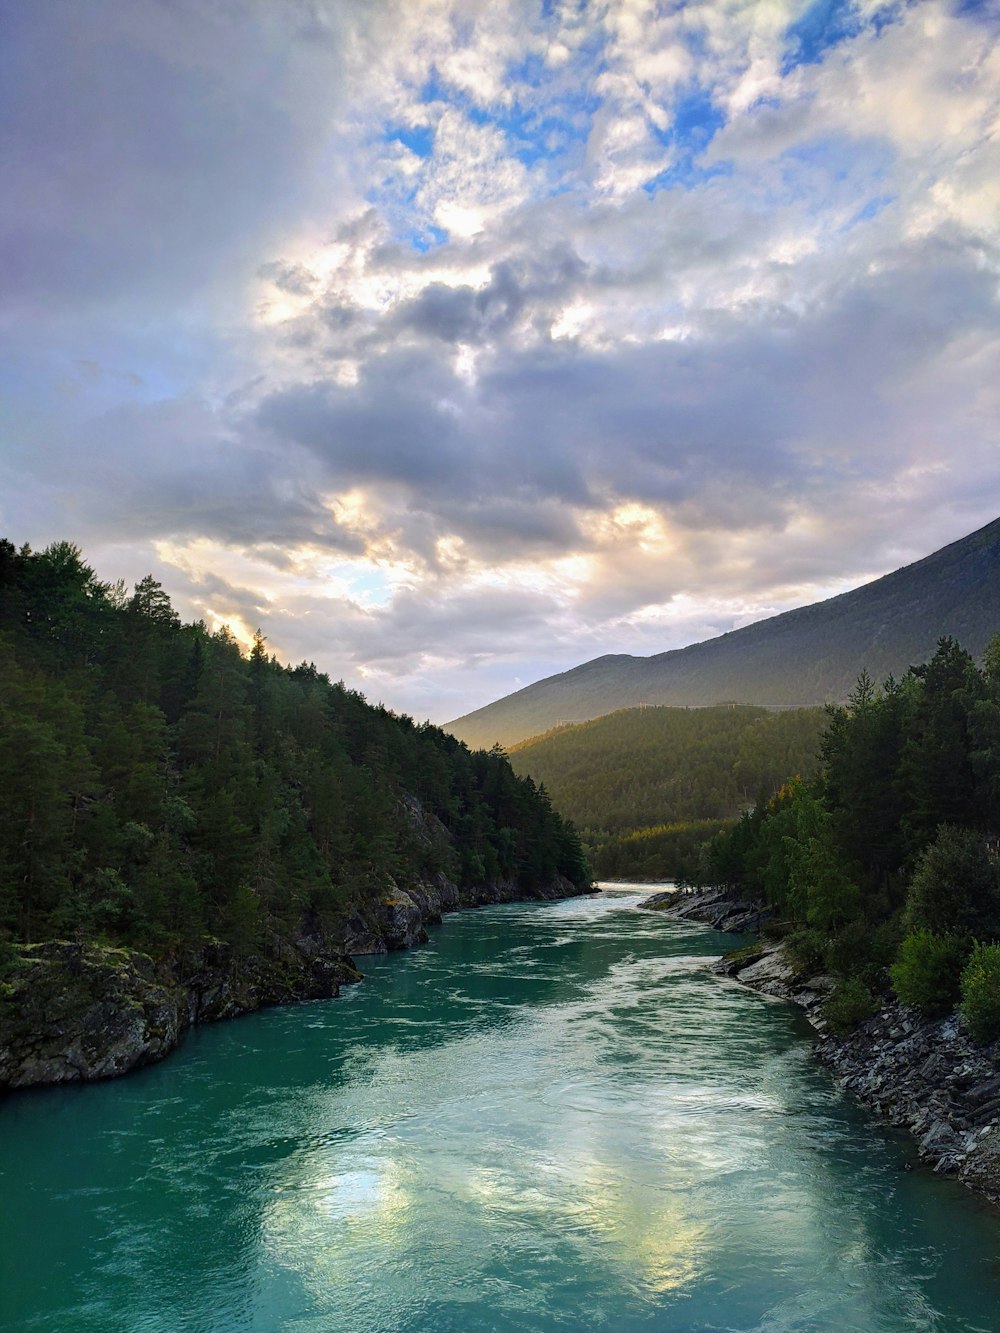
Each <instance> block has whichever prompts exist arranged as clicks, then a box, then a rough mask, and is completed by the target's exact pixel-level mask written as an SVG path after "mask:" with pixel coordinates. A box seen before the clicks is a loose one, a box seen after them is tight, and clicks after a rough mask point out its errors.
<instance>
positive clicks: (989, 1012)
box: [961, 944, 1000, 1043]
mask: <svg viewBox="0 0 1000 1333" xmlns="http://www.w3.org/2000/svg"><path fill="white" fill-rule="evenodd" d="M961 989H962V1005H961V1008H962V1017H963V1018H964V1019H965V1021H966V1023H967V1024H968V1025H969V1031H970V1032H971V1033H972V1035H973V1036H974V1037H975V1039H976V1041H979V1042H983V1043H986V1042H992V1041H996V1040H997V1038H998V1037H1000V945H997V944H977V945H976V947H975V948H974V949H973V951H972V957H971V958H970V959H969V961H968V963H966V965H965V970H964V971H963V972H962V981H961Z"/></svg>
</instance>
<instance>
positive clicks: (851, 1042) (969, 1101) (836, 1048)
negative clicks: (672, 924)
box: [641, 889, 1000, 1205]
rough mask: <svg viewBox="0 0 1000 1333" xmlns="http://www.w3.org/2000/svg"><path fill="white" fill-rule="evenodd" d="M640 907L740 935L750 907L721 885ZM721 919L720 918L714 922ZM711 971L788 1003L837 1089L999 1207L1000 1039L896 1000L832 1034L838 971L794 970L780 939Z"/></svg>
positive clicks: (934, 1166) (930, 1163)
mask: <svg viewBox="0 0 1000 1333" xmlns="http://www.w3.org/2000/svg"><path fill="white" fill-rule="evenodd" d="M641 907H642V909H643V910H647V911H649V910H652V911H661V912H663V913H664V914H665V915H667V916H670V917H672V918H673V919H675V920H686V921H697V922H701V923H702V924H703V925H708V926H711V927H713V928H714V929H723V930H727V931H731V932H734V933H739V932H740V929H741V927H740V925H739V924H735V923H739V922H743V923H744V924H743V926H742V929H743V930H744V931H745V930H747V929H748V928H750V927H748V926H747V925H746V924H745V923H747V922H748V921H751V920H753V919H754V917H755V916H756V917H758V918H759V917H760V915H761V909H760V908H759V906H758V905H757V904H753V903H748V902H746V901H745V900H742V899H739V898H737V897H736V896H734V895H733V894H730V893H727V892H726V891H724V890H720V889H710V890H705V891H702V892H698V893H685V892H683V891H676V892H673V893H662V894H656V895H653V897H652V899H651V900H650V901H647V902H645V903H643V904H642V905H641ZM720 922H723V923H724V924H722V925H720V924H719V923H720ZM709 967H710V970H711V971H713V972H715V973H716V975H718V976H721V977H728V978H730V979H731V980H733V981H735V982H737V983H738V984H739V985H741V986H744V987H746V988H747V989H748V990H754V991H757V992H758V993H759V994H763V995H768V996H771V997H773V998H776V999H782V1000H788V1001H790V1002H791V1003H793V1004H795V1005H797V1006H798V1007H799V1008H800V1009H802V1010H803V1012H804V1013H805V1016H806V1018H807V1019H808V1020H809V1022H810V1024H811V1025H812V1027H813V1029H814V1030H815V1032H816V1042H815V1045H814V1047H813V1050H814V1054H815V1056H816V1058H817V1059H818V1060H819V1061H820V1062H821V1063H822V1064H823V1065H825V1066H826V1067H827V1069H829V1071H830V1073H831V1074H832V1076H833V1077H834V1078H835V1079H836V1080H837V1082H838V1083H839V1084H840V1086H841V1087H843V1088H844V1089H846V1090H847V1091H848V1092H850V1093H851V1094H852V1095H853V1096H854V1097H855V1098H856V1099H857V1100H858V1101H859V1102H860V1103H861V1105H862V1106H864V1107H866V1108H867V1109H868V1110H871V1111H874V1112H875V1113H876V1114H877V1115H878V1116H879V1117H880V1118H881V1119H883V1120H885V1121H887V1122H888V1123H889V1124H890V1125H892V1126H894V1127H895V1128H897V1129H902V1130H905V1131H906V1132H907V1133H908V1134H909V1135H910V1137H911V1138H912V1139H913V1140H914V1141H915V1143H916V1146H917V1153H918V1156H919V1158H920V1161H921V1162H922V1163H923V1164H924V1165H925V1166H927V1167H929V1168H930V1169H931V1170H932V1171H934V1172H936V1173H937V1174H939V1175H943V1176H948V1177H951V1178H952V1179H955V1180H957V1181H959V1182H960V1183H961V1184H963V1185H965V1186H966V1187H967V1188H968V1189H969V1190H971V1191H973V1192H974V1193H975V1194H977V1195H979V1196H980V1197H982V1198H985V1199H986V1200H988V1201H989V1202H990V1203H991V1204H994V1205H1000V1043H996V1044H994V1045H991V1046H977V1045H976V1044H975V1043H974V1042H973V1040H972V1038H971V1036H970V1035H969V1033H968V1032H967V1031H966V1030H965V1028H964V1026H963V1024H962V1022H961V1019H960V1018H959V1017H958V1016H957V1015H956V1014H950V1015H948V1016H947V1017H945V1018H936V1019H928V1018H925V1017H924V1016H923V1015H922V1014H920V1013H919V1012H918V1011H916V1010H914V1009H909V1008H907V1007H906V1006H905V1005H901V1004H900V1003H899V1002H898V1001H896V1000H883V1001H882V1002H881V1004H880V1007H879V1009H878V1012H877V1013H875V1014H874V1015H873V1016H872V1017H871V1018H869V1019H865V1020H864V1021H863V1022H861V1023H859V1024H858V1026H857V1027H856V1028H855V1029H854V1031H853V1032H850V1033H848V1034H847V1035H845V1036H838V1035H836V1034H835V1033H832V1032H830V1031H829V1030H828V1029H827V1027H826V1024H825V1023H824V1021H823V1017H822V1012H821V1011H822V1006H823V1003H824V1001H825V1000H826V998H827V996H828V995H829V994H830V992H831V991H832V990H833V988H834V986H835V985H836V984H837V983H836V978H834V977H832V976H828V975H824V974H815V975H813V976H808V977H805V976H801V975H800V974H798V973H797V971H796V969H795V968H794V966H793V965H792V963H791V962H790V960H789V959H788V958H787V957H786V956H785V953H784V950H783V948H782V946H781V943H780V941H777V940H765V939H760V940H759V944H758V945H751V946H749V947H748V948H747V949H746V950H744V951H741V952H740V953H739V954H737V955H734V956H725V955H724V956H723V957H722V958H720V959H717V960H716V961H715V962H713V963H711V964H709Z"/></svg>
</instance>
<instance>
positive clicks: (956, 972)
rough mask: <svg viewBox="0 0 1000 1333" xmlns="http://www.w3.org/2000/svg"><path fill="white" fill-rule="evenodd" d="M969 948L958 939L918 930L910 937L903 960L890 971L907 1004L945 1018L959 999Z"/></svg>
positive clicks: (907, 939) (905, 944) (905, 943)
mask: <svg viewBox="0 0 1000 1333" xmlns="http://www.w3.org/2000/svg"><path fill="white" fill-rule="evenodd" d="M968 953H969V950H968V946H967V945H966V944H965V943H963V941H962V940H960V939H958V938H956V936H954V935H935V934H934V932H933V931H930V930H917V931H914V932H913V934H911V935H907V936H906V938H905V939H904V940H903V943H902V945H901V946H900V950H899V960H898V962H896V963H894V964H893V966H892V968H891V969H890V972H891V975H892V984H893V988H894V989H895V992H896V994H897V995H898V996H899V998H900V1000H901V1001H902V1002H903V1004H909V1005H912V1006H913V1007H914V1008H916V1009H922V1010H923V1011H924V1013H926V1014H945V1013H947V1012H948V1010H949V1009H952V1008H953V1007H954V1005H955V1002H956V1001H957V1000H958V996H959V977H960V975H961V971H962V967H963V965H964V963H965V960H966V958H967V957H968Z"/></svg>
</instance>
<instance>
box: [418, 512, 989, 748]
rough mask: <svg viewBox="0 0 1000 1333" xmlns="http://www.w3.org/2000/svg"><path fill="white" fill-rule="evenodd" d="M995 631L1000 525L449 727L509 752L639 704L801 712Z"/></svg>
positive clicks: (579, 673) (602, 661) (552, 683)
mask: <svg viewBox="0 0 1000 1333" xmlns="http://www.w3.org/2000/svg"><path fill="white" fill-rule="evenodd" d="M998 630H1000V518H997V519H994V520H993V521H992V522H990V523H987V524H986V525H985V526H984V527H982V528H979V529H977V530H976V531H975V532H972V533H969V534H968V535H967V536H965V537H961V538H959V539H958V540H956V541H954V542H949V543H948V544H947V545H946V546H943V547H941V548H940V549H939V550H937V551H934V552H932V553H931V554H929V555H926V556H923V557H921V559H919V560H916V561H914V562H912V563H911V564H909V565H903V566H902V567H901V568H899V569H895V570H892V571H891V572H890V573H888V574H884V575H882V576H881V577H880V578H878V579H875V580H873V581H872V582H870V583H866V584H862V585H861V586H860V587H858V588H852V589H850V590H849V591H847V592H843V593H837V594H836V595H835V596H833V597H829V598H826V599H824V600H823V601H820V602H812V603H810V604H809V605H807V606H800V607H795V608H793V609H792V610H790V611H783V612H781V613H779V614H778V615H774V616H768V617H766V618H765V619H763V620H758V621H755V622H754V623H753V624H751V625H744V626H742V627H741V628H739V629H734V630H727V631H726V632H725V633H724V634H720V635H717V636H716V637H715V638H712V639H705V640H702V641H700V642H699V643H693V644H687V645H686V646H684V647H682V648H671V649H667V650H666V651H664V652H662V653H656V654H654V655H652V656H649V657H636V656H632V655H631V654H628V653H605V654H603V655H602V656H600V657H596V658H593V659H591V660H590V661H587V662H583V663H581V664H580V665H578V666H575V667H570V668H568V669H567V670H566V671H562V672H559V673H557V674H555V675H552V676H546V677H544V678H543V679H542V680H539V681H535V682H534V683H533V684H531V685H526V686H523V687H522V688H521V689H520V690H517V691H516V692H514V693H513V694H509V695H506V696H504V697H503V698H501V699H498V700H496V701H495V702H493V703H490V704H487V705H485V706H484V707H483V708H479V709H475V710H474V711H473V712H470V713H466V714H464V715H463V716H462V717H459V718H456V719H454V721H452V722H448V723H445V729H446V730H448V731H451V732H452V733H453V734H454V735H456V736H458V737H460V738H461V739H462V740H464V741H466V742H467V743H468V744H470V745H474V746H476V745H483V746H489V745H492V744H493V743H495V742H497V741H499V742H500V743H501V744H502V745H512V744H515V743H516V742H518V741H520V740H524V739H526V738H528V737H531V736H535V735H537V734H538V733H540V732H542V731H546V730H548V729H549V728H551V727H552V726H554V725H555V724H556V723H557V721H560V720H572V721H573V722H584V721H589V720H591V719H593V718H595V717H600V716H603V715H604V714H606V713H609V712H613V711H615V710H616V709H619V708H628V707H632V706H635V705H636V704H639V703H650V704H668V705H673V706H687V707H705V706H708V705H711V704H715V703H722V702H729V701H735V702H739V703H748V704H767V705H769V706H784V707H807V706H810V705H815V704H822V703H826V702H836V701H839V700H842V699H844V698H845V697H846V695H847V693H848V692H849V690H850V689H851V687H852V685H853V684H854V681H855V680H856V679H857V676H858V674H859V673H860V672H861V670H862V669H867V670H868V672H869V673H870V674H871V675H872V676H873V677H874V678H876V679H878V680H881V679H883V678H884V677H885V676H887V675H889V674H890V673H892V674H895V675H901V674H902V673H904V672H905V671H906V669H907V668H908V667H909V666H911V665H913V664H914V663H918V662H921V661H924V660H925V659H927V658H929V657H930V656H931V655H932V654H933V651H934V648H935V645H936V643H937V640H938V639H939V638H940V637H941V636H942V635H943V634H950V635H952V636H953V637H955V638H957V639H958V640H959V641H960V642H961V643H962V644H964V645H965V647H967V648H968V649H969V651H970V652H971V653H972V654H973V655H974V656H979V655H980V654H981V653H982V651H983V648H984V647H985V645H986V643H987V642H988V641H989V639H990V638H991V637H992V635H993V634H994V633H995V632H997V631H998Z"/></svg>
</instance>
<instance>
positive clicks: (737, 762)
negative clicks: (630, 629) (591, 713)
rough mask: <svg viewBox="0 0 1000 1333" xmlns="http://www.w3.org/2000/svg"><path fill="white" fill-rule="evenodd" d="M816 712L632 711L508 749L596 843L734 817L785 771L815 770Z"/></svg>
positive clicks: (819, 722)
mask: <svg viewBox="0 0 1000 1333" xmlns="http://www.w3.org/2000/svg"><path fill="white" fill-rule="evenodd" d="M823 717H824V714H823V711H822V709H818V708H807V709H793V710H790V711H787V712H777V713H773V712H768V711H767V710H766V709H764V708H750V707H732V706H726V707H719V708H630V709H623V710H622V711H620V712H617V713H611V714H609V715H608V716H607V717H601V718H597V719H596V720H595V721H593V722H585V723H582V724H580V725H579V726H571V727H560V728H558V729H557V730H555V731H552V732H548V733H547V734H545V735H543V736H536V737H534V738H533V739H532V740H530V741H524V742H522V743H521V744H520V745H516V746H514V747H512V749H511V752H510V761H511V764H512V765H513V767H514V769H515V771H516V772H518V773H522V774H530V775H531V777H532V778H534V780H535V781H536V782H544V784H545V787H546V789H547V790H548V791H549V793H550V794H551V796H552V799H553V800H554V801H555V803H556V805H557V806H558V808H559V810H560V811H562V813H563V814H564V815H565V816H566V818H567V819H571V820H572V821H573V822H574V824H576V826H577V827H578V828H580V829H582V830H583V831H584V835H585V836H587V837H588V839H589V840H590V841H591V842H592V843H599V842H601V841H603V840H605V839H608V838H612V837H621V836H624V835H627V834H629V833H632V832H634V831H635V830H637V829H648V828H662V827H664V826H666V825H676V824H680V823H688V822H690V821H692V820H702V819H714V820H724V819H734V818H735V817H736V816H738V815H739V813H740V812H741V811H742V810H744V809H746V808H747V807H748V806H749V805H751V804H753V802H754V801H755V800H756V799H757V798H758V797H759V796H760V795H761V793H764V794H770V793H771V792H773V791H776V790H777V788H778V787H779V786H780V785H781V783H782V782H783V781H784V780H785V779H786V777H787V776H788V774H790V773H799V774H802V775H803V776H805V777H809V776H811V775H812V774H814V773H815V772H816V770H817V767H818V748H819V738H820V732H821V730H822V726H823Z"/></svg>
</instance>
